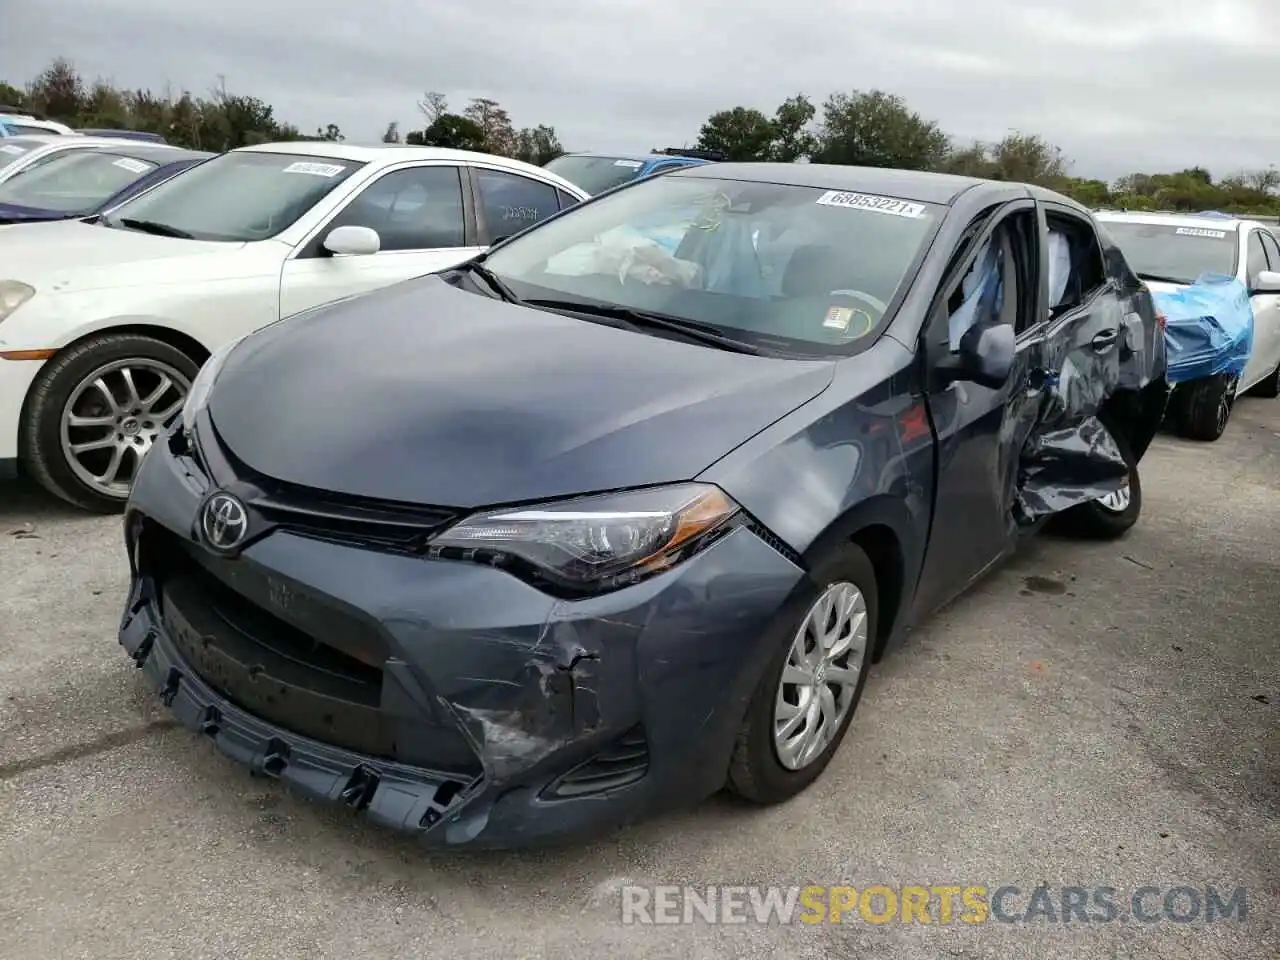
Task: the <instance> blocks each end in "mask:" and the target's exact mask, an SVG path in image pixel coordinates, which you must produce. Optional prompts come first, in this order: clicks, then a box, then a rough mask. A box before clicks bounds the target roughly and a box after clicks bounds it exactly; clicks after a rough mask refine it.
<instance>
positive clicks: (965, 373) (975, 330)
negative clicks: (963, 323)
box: [936, 323, 1018, 390]
mask: <svg viewBox="0 0 1280 960" xmlns="http://www.w3.org/2000/svg"><path fill="white" fill-rule="evenodd" d="M1017 349H1018V347H1017V337H1016V335H1015V334H1014V332H1013V326H1012V325H1011V324H1008V323H1001V324H996V325H994V326H989V327H982V328H979V327H976V326H975V327H970V328H969V330H967V331H966V332H965V335H964V336H963V337H961V338H960V349H959V351H957V352H956V353H953V354H951V355H949V356H947V357H944V358H942V360H940V361H939V362H938V365H937V368H936V369H937V371H938V374H939V376H941V377H942V379H943V381H944V382H945V383H953V382H955V381H961V380H964V381H968V382H970V383H976V384H977V385H978V386H980V387H987V388H988V389H991V390H997V389H999V388H1000V387H1003V386H1004V385H1005V382H1006V381H1008V379H1009V375H1010V374H1011V373H1012V372H1013V361H1014V357H1015V356H1016V355H1017Z"/></svg>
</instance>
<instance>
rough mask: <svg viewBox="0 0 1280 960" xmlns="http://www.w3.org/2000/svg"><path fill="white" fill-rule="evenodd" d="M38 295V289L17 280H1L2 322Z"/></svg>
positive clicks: (0, 308)
mask: <svg viewBox="0 0 1280 960" xmlns="http://www.w3.org/2000/svg"><path fill="white" fill-rule="evenodd" d="M35 295H36V288H35V287H33V286H31V285H30V284H26V283H19V282H18V281H17V280H0V320H3V319H4V318H5V317H7V316H9V314H11V313H13V311H15V310H17V309H18V308H19V307H20V306H22V305H23V304H24V303H26V302H27V301H28V300H30V299H31V298H32V297H34V296H35Z"/></svg>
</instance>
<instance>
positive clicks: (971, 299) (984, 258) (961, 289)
mask: <svg viewBox="0 0 1280 960" xmlns="http://www.w3.org/2000/svg"><path fill="white" fill-rule="evenodd" d="M1035 224H1036V221H1035V217H1034V214H1033V213H1032V212H1031V211H1029V210H1028V211H1023V212H1019V213H1014V214H1011V215H1010V216H1008V217H1006V218H1005V219H1004V220H1003V221H1002V222H1001V223H1000V224H999V225H998V226H997V227H996V228H995V230H994V231H993V232H992V233H991V235H990V236H989V237H988V238H987V239H986V240H985V241H983V242H982V246H981V248H980V249H979V251H978V255H977V258H976V259H975V260H974V262H973V264H972V266H970V268H969V269H968V270H967V271H966V272H965V275H964V276H963V277H962V278H961V280H960V282H959V284H957V285H956V286H955V288H954V289H953V290H952V291H951V293H950V295H949V297H948V298H947V314H948V317H947V328H948V330H947V332H948V339H949V340H950V344H951V350H952V351H953V352H954V351H956V350H958V349H959V348H960V340H961V338H962V337H963V336H964V335H965V334H966V333H967V332H968V331H969V330H970V329H973V328H974V327H977V328H978V329H981V328H983V327H988V326H993V325H995V324H1001V323H1008V324H1012V325H1013V328H1014V330H1015V331H1016V332H1018V333H1021V332H1022V331H1024V330H1026V329H1028V328H1029V327H1031V326H1032V325H1033V324H1034V322H1035V294H1034V291H1035V284H1034V283H1033V282H1032V278H1033V276H1034V264H1035V262H1036V261H1035V257H1034V252H1035V243H1034V239H1033V238H1034V237H1035V230H1036V226H1035Z"/></svg>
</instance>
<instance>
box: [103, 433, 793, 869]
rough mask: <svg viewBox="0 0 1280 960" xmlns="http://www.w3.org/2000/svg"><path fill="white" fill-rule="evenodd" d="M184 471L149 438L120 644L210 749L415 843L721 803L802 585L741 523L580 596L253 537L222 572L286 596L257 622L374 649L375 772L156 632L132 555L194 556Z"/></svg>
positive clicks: (375, 555) (576, 829)
mask: <svg viewBox="0 0 1280 960" xmlns="http://www.w3.org/2000/svg"><path fill="white" fill-rule="evenodd" d="M192 468H193V464H192V462H191V461H190V460H187V459H185V458H183V457H181V456H179V455H175V454H174V452H172V451H171V450H169V449H168V447H167V445H165V444H158V445H157V446H156V447H155V448H154V450H153V452H152V453H151V455H149V456H148V457H147V459H146V462H145V464H144V466H143V469H142V470H141V472H140V475H139V477H138V478H137V480H136V482H135V485H134V489H133V494H132V497H131V500H130V506H129V510H128V512H127V514H126V518H125V525H126V536H127V539H128V542H129V551H130V560H131V564H132V566H133V572H134V576H133V580H132V584H131V588H130V596H129V600H128V605H127V609H126V611H125V614H124V617H123V619H122V623H121V629H120V642H121V644H122V645H123V646H124V648H125V650H126V651H127V652H128V653H129V654H130V656H132V657H133V659H134V660H135V662H136V663H137V664H138V666H139V667H140V668H141V669H142V670H143V672H144V673H145V675H146V676H147V678H148V680H149V681H150V682H151V684H152V685H153V686H154V687H155V688H156V689H157V691H158V692H159V694H160V696H161V698H162V700H163V701H164V702H165V703H166V704H167V705H168V706H169V708H170V709H171V710H172V711H173V713H174V715H175V717H176V718H177V719H178V720H179V721H180V722H181V723H182V724H183V725H184V726H185V727H187V728H188V729H190V730H193V731H196V732H199V733H201V734H203V735H204V736H206V737H208V738H209V739H210V740H211V741H212V742H213V744H214V745H215V746H216V747H217V748H218V749H219V750H220V751H222V752H223V753H225V754H227V755H228V756H230V757H232V758H233V759H235V760H238V761H239V762H241V763H244V764H246V765H248V766H249V767H250V768H251V769H252V770H254V771H257V772H260V773H262V774H265V775H267V776H271V777H276V778H279V779H280V780H282V781H284V782H286V783H288V784H290V785H291V786H293V787H295V788H296V789H298V790H299V791H301V792H302V793H304V794H307V795H309V796H311V797H314V798H317V799H323V800H328V801H336V802H342V803H346V804H348V805H350V806H352V807H354V808H356V809H358V810H361V811H363V812H364V814H365V815H367V816H368V817H369V818H370V819H372V820H373V821H375V822H377V823H379V824H382V825H384V826H388V827H392V828H394V829H397V830H402V831H407V832H410V833H413V834H417V835H419V836H420V837H421V838H422V839H423V840H424V841H426V842H428V843H431V844H439V845H463V844H466V845H472V846H483V847H493V848H509V847H519V846H530V845H535V844H539V843H543V842H549V841H556V840H562V839H566V838H571V837H578V836H582V835H585V834H590V833H594V832H598V831H601V830H607V829H610V828H613V827H615V826H617V825H620V824H624V823H627V822H630V821H633V820H636V819H639V818H641V817H643V816H646V815H648V814H650V813H652V812H656V811H658V810H664V809H670V808H673V807H678V806H684V805H688V804H691V803H696V802H697V801H698V800H701V799H702V798H704V797H706V796H707V795H709V794H710V793H712V792H714V791H715V790H717V789H719V788H720V787H721V786H722V785H723V782H724V778H725V773H726V770H727V765H728V758H729V755H730V752H731V750H732V746H733V740H734V737H735V735H736V733H737V729H738V726H739V724H740V722H741V719H742V716H743V713H744V711H745V709H746V705H747V702H748V701H749V699H750V696H751V694H752V692H753V689H754V686H755V684H756V682H757V680H758V677H759V675H760V673H761V671H762V670H763V667H764V664H765V663H766V662H767V660H768V658H769V656H770V655H771V654H772V653H773V652H774V649H773V640H771V639H770V636H769V630H768V626H769V624H770V623H771V622H772V620H773V619H774V616H775V614H776V612H777V610H778V609H779V607H781V606H782V604H783V603H784V602H785V600H786V598H787V597H788V596H789V595H790V594H791V593H792V591H793V590H795V589H796V588H797V586H798V585H799V584H800V583H801V581H802V579H803V577H804V572H803V571H802V570H801V569H800V568H799V567H797V566H795V565H794V564H793V563H792V562H791V561H790V560H788V559H787V558H785V557H783V556H782V555H781V554H780V553H778V552H777V551H776V550H775V549H774V548H772V547H771V546H769V545H768V544H766V543H765V542H764V540H762V539H761V538H760V537H758V536H756V535H755V534H754V533H753V532H752V531H751V530H749V529H747V528H739V529H737V530H735V531H733V532H732V533H730V534H728V535H726V536H725V537H723V538H722V539H720V540H719V541H718V542H716V543H715V544H713V545H712V546H710V547H709V548H707V549H706V550H704V551H703V552H702V553H700V554H698V555H697V556H695V557H693V558H690V559H689V560H688V561H686V562H685V563H683V564H681V565H680V566H679V567H678V568H676V569H675V570H672V571H669V572H668V573H666V574H663V575H662V576H660V577H657V578H654V579H652V580H649V581H646V582H644V583H641V584H637V585H635V586H632V587H628V588H626V589H623V590H620V591H616V592H614V593H611V594H608V595H606V596H603V597H596V598H591V599H587V600H578V601H565V600H560V599H557V598H555V597H552V596H549V595H547V594H544V593H542V592H540V591H538V590H537V589H535V588H534V587H532V586H530V585H529V584H526V583H524V582H523V581H521V580H519V579H517V578H516V577H514V576H512V575H510V574H507V573H505V572H503V571H500V570H496V569H493V568H489V567H485V566H481V565H476V564H470V563H466V562H449V561H440V560H427V559H424V558H422V557H414V556H405V555H394V554H389V553H384V552H379V551H376V550H371V549H368V548H362V547H355V546H351V545H347V544H341V543H332V542H324V541H320V540H315V539H312V538H308V537H305V536H300V535H296V534H294V533H290V532H286V531H277V532H274V533H271V534H270V535H268V536H267V537H265V538H264V539H262V540H261V541H259V542H256V543H254V544H253V545H251V546H250V547H249V548H247V549H246V550H245V552H244V553H243V554H242V555H241V556H240V557H238V558H236V560H235V561H233V563H234V564H237V565H242V566H241V567H240V569H243V570H250V569H251V570H252V571H253V572H254V575H255V576H259V575H260V577H261V582H262V583H263V584H266V585H267V587H268V588H269V589H268V590H267V592H268V593H269V594H270V596H271V597H278V598H284V599H281V600H280V607H279V608H278V609H276V610H274V611H273V613H274V614H275V615H277V616H283V617H296V618H297V621H298V622H305V621H306V618H307V616H309V615H310V614H309V613H308V610H309V609H310V610H311V611H312V612H314V610H330V611H342V612H343V615H346V616H350V617H352V618H359V622H367V623H368V624H370V625H371V629H372V630H373V631H375V632H376V634H377V636H378V637H379V638H380V642H381V643H384V644H385V650H386V651H387V659H386V661H385V663H383V664H382V665H381V669H382V670H383V677H384V679H383V691H382V709H383V710H384V711H386V719H387V720H388V722H389V723H393V724H394V726H393V729H394V730H395V737H396V740H397V743H398V749H400V750H401V751H402V752H403V753H405V754H408V755H411V757H412V759H413V761H414V762H407V761H404V760H402V759H388V757H387V756H386V755H376V754H373V753H370V752H364V751H360V750H352V749H349V748H348V747H345V746H337V745H335V744H333V743H328V742H324V741H322V740H320V739H317V738H315V737H314V736H306V735H301V734H299V733H297V732H295V731H294V730H292V729H290V728H289V727H288V725H287V724H284V723H281V722H276V721H268V720H266V719H264V718H263V717H262V716H259V715H257V714H256V713H254V712H252V711H250V710H249V709H246V708H245V706H243V705H238V704H237V702H235V701H233V699H232V698H230V697H229V696H227V695H226V693H225V692H224V690H223V689H221V687H220V686H218V685H215V683H213V682H211V678H210V676H209V672H208V670H207V669H206V668H205V666H200V667H199V668H197V665H196V664H195V663H194V662H193V656H192V652H193V651H194V652H195V653H198V652H199V650H198V648H197V647H196V646H195V644H196V643H198V642H199V636H198V633H199V631H198V630H191V629H190V625H189V624H188V625H185V626H184V624H183V622H182V621H181V618H180V617H179V618H177V619H175V615H174V611H173V608H172V607H166V605H165V602H164V592H163V589H162V588H161V587H160V585H159V583H158V580H159V577H158V576H153V575H152V574H151V573H150V572H148V570H147V569H145V564H143V565H142V567H140V558H139V554H140V552H141V551H140V548H139V544H140V543H141V542H143V541H144V540H145V536H146V535H145V534H143V533H141V531H142V530H143V529H144V528H148V529H151V530H153V531H161V532H163V535H164V536H165V537H167V538H170V539H173V540H175V541H177V540H182V541H183V542H184V544H185V546H184V549H186V550H188V551H191V550H198V549H200V548H199V547H198V546H197V545H196V544H195V542H194V536H193V530H194V525H195V517H196V512H197V509H198V507H199V506H200V504H201V503H202V502H203V498H204V496H205V495H207V492H208V490H207V489H205V490H203V491H202V490H201V488H200V485H199V484H198V483H193V482H192ZM265 595H266V593H264V594H262V595H261V596H258V597H255V601H262V596H265ZM262 602H266V601H262ZM352 622H353V623H354V622H356V620H354V619H353V620H352ZM441 739H448V740H449V741H450V742H459V741H461V742H465V744H467V745H468V746H469V748H470V751H471V753H472V755H473V756H472V759H473V760H474V765H473V766H469V765H466V764H463V765H461V766H460V765H459V764H458V763H457V762H450V763H447V764H443V763H442V764H435V763H433V762H431V761H432V758H433V756H435V753H433V751H434V750H435V744H436V741H437V740H441ZM637 739H639V741H640V742H642V749H643V752H644V754H645V761H644V763H645V769H644V771H643V775H641V776H639V777H638V778H634V777H633V778H632V779H630V780H629V781H628V782H626V783H620V784H618V785H611V784H610V782H609V781H608V778H607V777H605V778H603V779H602V780H601V781H600V782H601V783H602V784H603V786H602V788H601V789H598V790H593V789H589V788H581V789H579V790H578V792H577V793H576V794H570V795H567V796H566V795H563V794H562V793H557V792H555V791H556V789H557V785H561V784H563V783H564V782H566V778H567V776H572V775H574V774H575V772H576V771H580V770H583V769H587V768H589V767H590V765H591V764H595V763H599V762H602V761H600V758H601V757H605V758H606V759H607V758H608V757H609V756H616V755H618V754H617V751H618V745H619V744H623V745H625V746H626V747H627V750H628V751H630V753H628V756H634V755H635V753H636V751H637V750H639V749H641V748H640V747H637V746H636V744H637ZM611 751H613V753H611ZM453 759H454V761H456V758H453ZM588 779H589V778H588ZM588 787H589V785H588Z"/></svg>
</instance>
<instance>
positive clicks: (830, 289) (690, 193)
mask: <svg viewBox="0 0 1280 960" xmlns="http://www.w3.org/2000/svg"><path fill="white" fill-rule="evenodd" d="M942 213H943V210H942V208H940V207H937V206H934V205H932V204H926V203H912V202H909V201H904V200H899V199H895V198H891V197H879V196H871V195H868V194H859V193H846V192H841V191H836V190H823V189H821V188H817V187H799V186H788V185H783V184H774V183H754V182H747V181H738V180H721V179H715V178H711V177H681V176H679V175H675V176H669V177H655V178H653V179H651V180H645V181H643V182H641V183H637V184H636V185H635V186H633V187H628V188H627V189H626V190H621V191H619V192H618V193H615V194H611V195H610V196H608V197H604V198H601V199H599V200H595V201H592V202H590V203H587V204H584V205H582V206H581V207H575V208H574V209H573V210H571V211H570V212H567V213H566V214H564V215H563V216H560V217H558V218H556V219H554V220H549V221H547V222H546V223H545V224H542V225H540V226H538V227H535V228H534V229H532V230H530V231H529V233H527V234H525V235H524V236H522V237H518V238H516V239H515V240H514V241H513V242H511V243H510V244H507V245H504V246H502V247H500V248H498V249H496V250H494V252H493V253H492V254H490V256H489V258H488V259H487V260H486V261H485V266H487V267H488V268H489V269H490V270H491V271H492V272H493V273H494V274H496V275H497V276H498V277H499V278H500V279H502V280H503V281H505V282H506V283H507V285H508V286H509V287H510V288H511V289H512V290H513V291H514V292H515V293H516V294H517V295H518V296H520V297H521V298H523V299H526V300H537V299H566V298H567V299H575V300H579V301H581V302H584V303H593V304H602V303H603V304H611V305H618V306H623V307H627V308H632V309H636V310H643V311H649V312H653V313H662V314H665V315H666V316H668V317H675V318H679V319H683V320H690V321H694V322H695V323H700V324H708V325H711V326H712V327H714V328H717V329H719V330H720V331H722V332H723V333H724V335H726V336H729V337H733V338H735V339H739V340H746V341H748V342H752V343H756V344H758V345H762V346H766V347H769V346H774V347H778V348H781V349H783V350H784V351H785V350H787V349H795V348H799V349H800V352H803V353H806V354H813V353H818V354H826V353H848V352H851V351H852V350H856V349H861V348H863V347H865V346H867V345H869V344H870V343H871V342H872V341H873V340H874V336H873V334H874V333H875V332H876V331H878V329H879V327H880V326H881V320H883V319H884V318H885V316H886V315H887V313H888V312H889V309H890V305H891V303H892V301H893V300H894V298H895V296H896V295H897V293H898V290H899V289H900V288H901V287H902V286H903V282H904V280H906V279H907V278H908V277H909V275H910V274H911V273H912V272H913V270H914V267H915V265H916V263H917V261H918V260H919V258H920V257H921V255H922V252H923V251H924V249H925V247H926V244H927V242H928V241H929V239H930V238H931V237H932V234H933V233H934V231H935V230H936V227H937V224H938V223H939V222H940V220H941V216H942Z"/></svg>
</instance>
